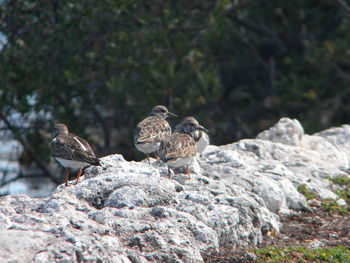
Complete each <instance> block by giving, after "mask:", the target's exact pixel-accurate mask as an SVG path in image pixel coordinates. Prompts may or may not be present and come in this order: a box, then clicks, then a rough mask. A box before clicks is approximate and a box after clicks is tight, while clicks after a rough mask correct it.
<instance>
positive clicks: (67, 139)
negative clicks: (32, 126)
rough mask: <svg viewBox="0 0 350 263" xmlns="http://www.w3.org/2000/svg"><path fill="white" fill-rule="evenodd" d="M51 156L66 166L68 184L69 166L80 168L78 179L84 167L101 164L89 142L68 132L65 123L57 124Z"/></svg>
mask: <svg viewBox="0 0 350 263" xmlns="http://www.w3.org/2000/svg"><path fill="white" fill-rule="evenodd" d="M51 156H52V157H54V158H55V159H56V160H57V161H58V162H59V163H61V164H62V165H63V166H64V167H65V168H66V185H67V183H68V177H69V171H68V167H71V168H79V169H80V170H79V172H78V176H77V181H76V183H78V181H79V177H80V175H81V173H82V170H81V169H82V168H83V167H85V166H88V165H100V161H99V159H98V158H96V156H95V153H94V152H93V151H92V149H91V146H90V145H89V143H88V142H87V141H86V140H84V139H82V138H80V137H78V136H76V135H74V134H72V133H69V132H68V129H67V126H66V125H64V124H56V125H55V127H54V130H53V139H52V141H51Z"/></svg>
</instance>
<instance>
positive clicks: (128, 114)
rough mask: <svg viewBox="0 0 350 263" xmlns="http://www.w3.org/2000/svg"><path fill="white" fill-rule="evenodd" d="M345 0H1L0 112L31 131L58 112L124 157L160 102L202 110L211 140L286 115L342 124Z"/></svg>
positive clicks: (346, 108) (349, 60)
mask: <svg viewBox="0 0 350 263" xmlns="http://www.w3.org/2000/svg"><path fill="white" fill-rule="evenodd" d="M341 3H342V2H341V1H333V0H295V1H277V0H265V1H264V0H255V1H254V0H252V1H249V0H231V1H228V0H212V1H202V0H193V1H181V0H178V1H175V0H173V1H170V0H168V1H163V0H150V1H135V0H99V1H93V0H84V1H79V0H78V1H66V0H52V1H43V0H36V1H33V0H24V1H14V0H9V1H2V2H1V3H0V32H1V33H2V34H3V35H4V36H5V37H6V43H5V45H4V46H3V47H2V48H1V51H0V87H1V90H0V98H1V103H0V111H1V112H2V113H3V114H4V115H5V116H8V115H9V114H10V113H11V112H13V111H16V112H18V113H19V114H20V115H21V116H22V118H23V119H25V120H28V119H30V121H31V123H32V125H33V126H34V127H35V129H34V130H33V131H32V133H37V132H38V131H39V130H47V131H50V129H51V125H52V123H53V122H56V121H60V122H64V123H66V124H67V125H68V127H70V130H72V132H75V133H77V134H79V135H81V136H85V137H87V134H90V132H87V131H86V128H90V129H91V128H95V132H96V131H97V134H98V135H99V138H100V139H101V141H99V140H95V143H96V144H95V148H96V147H97V149H98V151H99V152H100V153H101V154H102V153H104V154H107V153H111V152H120V153H123V154H125V155H126V156H127V158H130V159H131V158H135V152H134V148H133V145H132V134H133V130H134V127H135V125H136V123H137V122H138V121H140V120H141V119H142V118H143V117H144V116H146V115H147V114H148V112H149V111H150V109H151V108H152V107H153V106H154V105H156V104H164V105H166V106H168V107H169V108H170V109H171V110H172V111H173V112H175V113H177V114H179V115H180V116H187V115H193V116H195V117H197V119H198V120H199V121H200V122H201V123H202V124H203V125H204V126H206V127H208V128H209V130H210V131H211V137H212V141H213V143H214V144H223V143H229V142H232V141H234V140H238V139H240V138H242V137H253V136H255V135H256V134H257V133H258V132H259V131H261V130H263V129H266V128H268V127H269V126H270V125H272V124H273V123H275V122H276V121H277V120H278V119H279V118H280V117H282V116H287V117H293V118H298V119H299V120H300V121H301V122H302V124H303V125H304V126H305V128H306V131H307V132H309V133H311V132H314V131H318V130H320V129H322V128H326V127H329V126H330V125H338V124H342V123H346V122H347V121H348V118H349V112H350V103H349V98H350V96H349V95H350V89H349V84H350V75H349V71H350V34H349V32H350V21H349V18H350V13H349V11H348V9H347V6H344V3H342V4H341ZM29 112H30V113H31V114H28V113H29ZM33 113H34V115H33ZM33 116H34V117H33ZM178 121H179V120H175V121H174V122H173V124H175V123H176V122H178ZM30 136H32V135H28V136H27V137H28V138H27V140H28V141H29V142H30V140H29V138H30ZM93 141H94V140H93ZM35 146H36V145H34V148H35ZM38 151H39V150H38ZM40 151H42V149H40Z"/></svg>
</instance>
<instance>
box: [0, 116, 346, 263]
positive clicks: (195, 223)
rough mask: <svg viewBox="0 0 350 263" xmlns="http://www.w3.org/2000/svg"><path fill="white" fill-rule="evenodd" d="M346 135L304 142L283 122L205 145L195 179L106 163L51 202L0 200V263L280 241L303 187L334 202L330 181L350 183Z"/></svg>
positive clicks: (185, 258)
mask: <svg viewBox="0 0 350 263" xmlns="http://www.w3.org/2000/svg"><path fill="white" fill-rule="evenodd" d="M348 130H349V127H347V126H343V127H341V128H335V130H334V131H333V130H332V129H330V130H329V132H325V133H319V134H318V135H311V136H310V135H307V134H304V131H303V128H302V127H301V125H300V123H299V122H298V121H297V120H290V119H286V118H284V119H281V121H280V122H279V123H278V124H276V125H275V126H274V127H273V128H271V129H269V130H268V131H265V132H263V133H261V134H259V136H258V137H259V138H258V139H250V140H241V141H239V142H236V143H232V144H228V145H222V146H213V145H210V146H208V147H207V149H206V151H205V152H204V153H203V156H202V157H200V158H197V160H195V162H194V163H193V165H192V166H191V167H190V170H191V179H189V178H188V176H187V175H186V174H183V173H182V172H181V169H180V170H179V171H175V174H173V175H172V177H171V179H169V178H168V175H167V167H166V165H165V164H160V165H158V164H156V162H153V163H152V164H148V163H144V162H128V161H125V160H124V158H123V157H122V156H121V155H118V154H116V155H110V156H106V157H104V158H102V160H101V163H102V166H101V167H90V168H88V169H87V170H86V174H85V176H84V177H83V178H82V180H81V182H80V183H79V184H78V185H74V184H73V183H72V184H70V185H69V186H68V187H64V186H63V185H60V186H59V187H57V189H56V190H55V191H54V192H53V193H52V195H51V196H49V197H47V198H37V199H35V198H30V197H27V196H16V195H14V196H6V197H2V198H0V243H1V244H4V245H3V246H1V247H0V262H3V261H4V262H6V261H5V260H7V261H10V262H25V260H30V261H31V262H61V263H63V262H85V261H86V262H87V261H90V262H118V263H119V262H120V263H129V262H133V263H135V262H137V263H138V262H140V263H145V262H203V258H202V254H203V253H206V252H208V251H213V250H214V251H215V250H219V249H220V247H223V246H224V247H230V248H235V247H236V246H244V245H248V244H257V243H259V242H261V240H262V239H263V233H268V232H277V233H278V231H279V227H280V223H279V214H282V213H283V214H285V213H294V212H293V211H295V210H296V211H298V210H304V209H307V207H308V204H307V202H306V200H305V197H304V196H302V195H301V194H300V193H299V192H298V191H297V188H298V186H299V185H301V184H305V185H306V186H307V187H308V188H310V189H312V190H315V191H316V192H317V193H318V195H319V196H320V197H321V198H333V199H338V197H337V196H336V194H334V193H333V192H332V191H331V188H330V183H329V180H328V179H327V178H328V177H329V176H336V175H347V170H346V169H344V167H345V166H346V164H347V160H348V153H349V151H346V150H344V149H345V148H346V146H347V144H348V140H347V139H348V138H349V139H350V132H348ZM348 135H349V136H348Z"/></svg>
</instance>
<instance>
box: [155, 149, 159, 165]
mask: <svg viewBox="0 0 350 263" xmlns="http://www.w3.org/2000/svg"><path fill="white" fill-rule="evenodd" d="M154 157H156V159H157V164H160V159H159V156H158V153H157V152H154Z"/></svg>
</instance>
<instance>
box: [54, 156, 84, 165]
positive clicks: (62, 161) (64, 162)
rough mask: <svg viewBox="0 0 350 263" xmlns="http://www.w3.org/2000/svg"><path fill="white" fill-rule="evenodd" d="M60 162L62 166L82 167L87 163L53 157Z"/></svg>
mask: <svg viewBox="0 0 350 263" xmlns="http://www.w3.org/2000/svg"><path fill="white" fill-rule="evenodd" d="M55 159H56V160H57V161H58V162H59V163H60V164H62V165H63V166H64V167H71V168H82V167H84V166H87V165H89V164H88V163H84V162H79V161H74V160H66V159H62V158H57V157H56V158H55Z"/></svg>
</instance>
